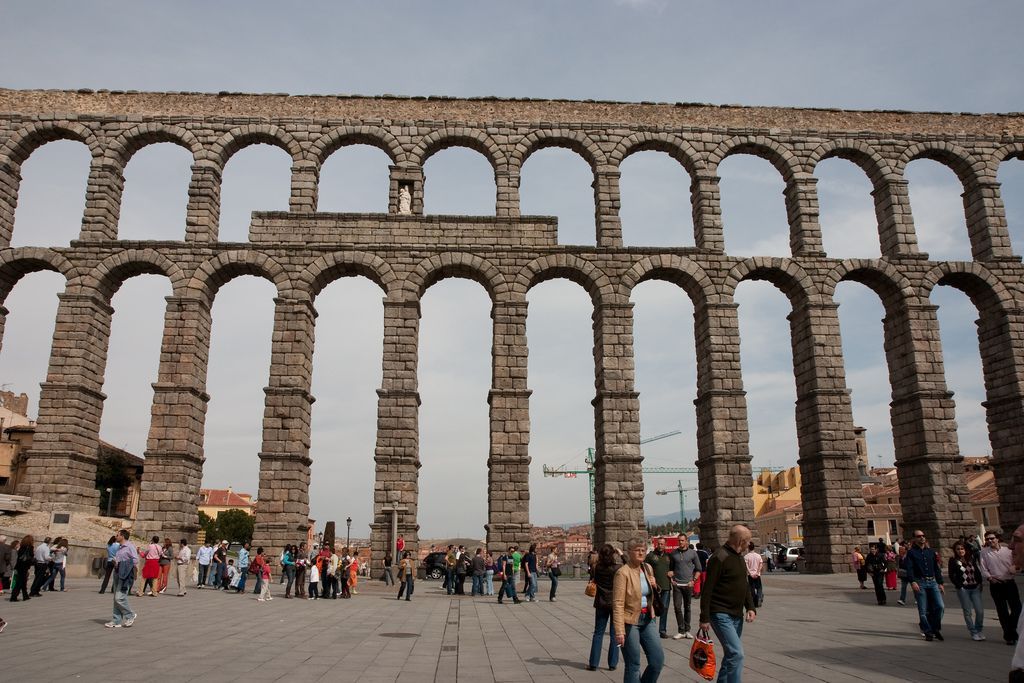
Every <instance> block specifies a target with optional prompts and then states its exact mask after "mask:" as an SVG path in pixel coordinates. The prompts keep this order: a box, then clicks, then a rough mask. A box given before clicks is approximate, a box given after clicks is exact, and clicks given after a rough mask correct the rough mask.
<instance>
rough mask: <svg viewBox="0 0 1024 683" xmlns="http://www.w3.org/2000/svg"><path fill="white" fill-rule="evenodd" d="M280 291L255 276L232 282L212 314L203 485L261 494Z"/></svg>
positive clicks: (253, 495)
mask: <svg viewBox="0 0 1024 683" xmlns="http://www.w3.org/2000/svg"><path fill="white" fill-rule="evenodd" d="M275 296H277V290H276V289H275V287H274V285H273V284H272V283H270V282H269V281H267V280H265V279H263V278H260V277H256V276H242V277H238V278H235V279H233V280H231V282H229V283H227V284H226V285H224V286H223V287H221V288H220V289H219V290H218V291H217V295H216V298H215V299H214V302H213V309H212V311H211V315H212V320H213V325H212V328H211V331H210V355H209V369H208V371H207V380H206V392H207V393H208V394H209V395H210V402H209V404H208V406H207V411H206V434H205V439H204V452H205V454H206V462H205V463H204V465H203V487H204V488H218V489H224V488H228V487H229V486H230V487H231V488H232V489H233V490H234V491H235V492H236V493H249V494H252V497H253V498H256V496H257V494H258V492H259V470H260V461H259V457H258V454H259V452H260V450H261V448H262V445H263V411H264V406H265V400H266V396H265V394H264V392H263V389H264V388H265V387H266V386H267V384H268V379H269V367H270V348H271V341H272V337H273V329H274V297H275Z"/></svg>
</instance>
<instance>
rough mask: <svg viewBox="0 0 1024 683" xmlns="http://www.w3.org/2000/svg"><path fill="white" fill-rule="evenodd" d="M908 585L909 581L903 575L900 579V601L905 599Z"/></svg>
mask: <svg viewBox="0 0 1024 683" xmlns="http://www.w3.org/2000/svg"><path fill="white" fill-rule="evenodd" d="M909 585H910V582H909V581H907V577H905V576H904V577H902V578H901V579H900V602H906V601H907V586H909Z"/></svg>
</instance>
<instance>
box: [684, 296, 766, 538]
mask: <svg viewBox="0 0 1024 683" xmlns="http://www.w3.org/2000/svg"><path fill="white" fill-rule="evenodd" d="M693 317H694V336H695V340H696V347H697V398H696V400H694V405H695V406H696V408H697V472H698V474H697V477H698V485H699V487H700V537H701V540H702V541H703V542H704V543H705V544H707V545H709V546H711V547H717V546H718V545H720V544H721V543H722V542H723V541H724V540H725V539H726V537H728V535H729V528H730V527H731V526H732V525H734V524H747V525H748V526H750V527H751V529H753V528H754V527H753V521H754V501H753V499H752V497H751V493H752V490H753V489H752V487H753V481H754V478H753V473H752V471H751V468H750V435H749V432H748V428H747V398H746V392H745V391H744V390H743V373H742V371H741V369H740V353H739V348H740V332H739V318H738V316H737V305H736V304H735V303H732V302H728V303H718V302H708V303H700V304H698V305H697V306H696V307H695V308H694V316H693Z"/></svg>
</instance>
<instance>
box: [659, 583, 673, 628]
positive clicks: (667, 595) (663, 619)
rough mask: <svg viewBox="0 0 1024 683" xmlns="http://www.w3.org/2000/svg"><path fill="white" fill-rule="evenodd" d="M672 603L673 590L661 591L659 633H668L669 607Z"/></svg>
mask: <svg viewBox="0 0 1024 683" xmlns="http://www.w3.org/2000/svg"><path fill="white" fill-rule="evenodd" d="M671 602H672V589H671V588H666V589H665V590H663V591H661V616H660V617H658V633H661V634H665V633H668V606H669V604H671Z"/></svg>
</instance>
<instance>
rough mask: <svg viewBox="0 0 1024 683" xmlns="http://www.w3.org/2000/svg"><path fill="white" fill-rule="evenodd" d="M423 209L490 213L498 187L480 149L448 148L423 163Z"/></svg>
mask: <svg viewBox="0 0 1024 683" xmlns="http://www.w3.org/2000/svg"><path fill="white" fill-rule="evenodd" d="M423 178H424V180H423V212H424V213H427V214H444V215H453V216H454V215H463V216H493V215H494V207H495V204H496V202H497V199H496V198H497V196H498V189H497V186H496V185H495V183H494V168H493V167H492V166H491V164H490V162H489V161H488V160H487V157H485V156H484V155H483V154H481V153H480V152H477V151H476V150H473V149H469V148H468V147H449V148H447V149H443V150H441V151H439V152H437V153H435V154H433V155H432V156H431V157H430V158H429V159H427V161H426V162H425V163H424V164H423Z"/></svg>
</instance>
